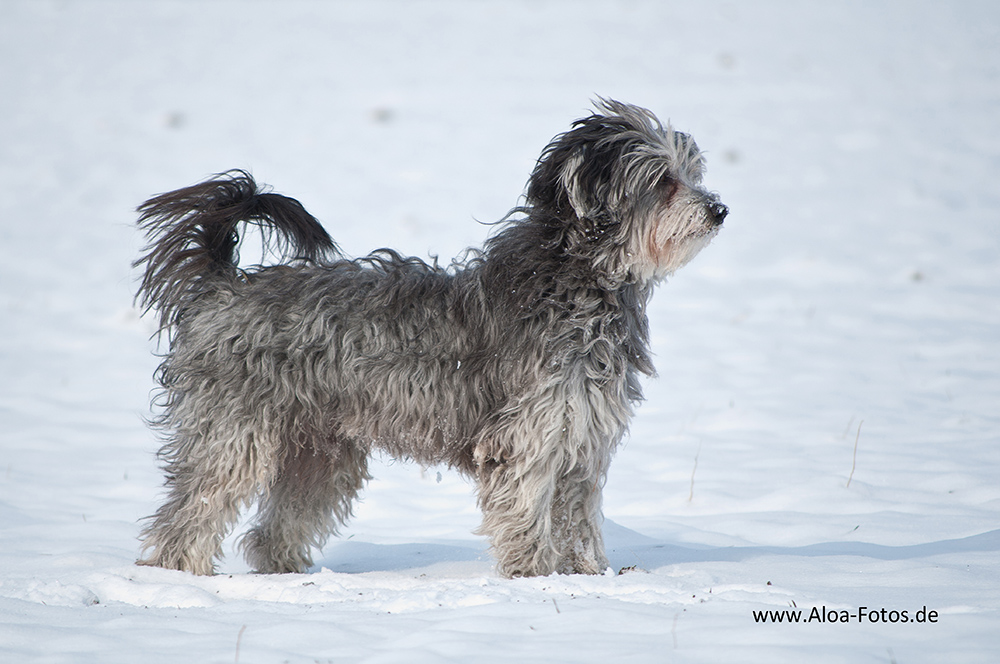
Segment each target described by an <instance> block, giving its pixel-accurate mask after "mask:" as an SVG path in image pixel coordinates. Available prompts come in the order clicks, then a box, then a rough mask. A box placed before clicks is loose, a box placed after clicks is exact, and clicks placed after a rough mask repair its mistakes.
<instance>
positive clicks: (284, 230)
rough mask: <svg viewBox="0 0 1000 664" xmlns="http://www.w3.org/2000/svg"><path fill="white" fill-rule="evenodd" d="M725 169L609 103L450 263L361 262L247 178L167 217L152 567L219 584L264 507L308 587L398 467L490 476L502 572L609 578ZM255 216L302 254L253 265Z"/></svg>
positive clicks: (220, 179)
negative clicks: (628, 462) (610, 518)
mask: <svg viewBox="0 0 1000 664" xmlns="http://www.w3.org/2000/svg"><path fill="white" fill-rule="evenodd" d="M702 172H703V160H702V157H701V153H700V152H699V151H698V148H697V146H696V145H695V143H694V141H693V140H692V139H691V138H690V137H689V136H687V135H685V134H682V133H680V132H675V131H674V130H673V129H671V128H670V127H663V126H661V125H660V123H659V122H658V121H657V120H656V118H655V117H654V116H653V115H652V114H651V113H650V112H649V111H646V110H644V109H640V108H638V107H635V106H630V105H626V104H621V103H618V102H614V101H607V100H601V102H600V103H599V104H598V111H597V112H596V113H595V114H593V115H591V116H589V117H586V118H584V119H582V120H579V121H577V122H576V123H575V124H574V125H573V127H572V129H570V131H568V132H566V133H565V134H561V135H559V136H557V137H556V138H555V139H554V140H553V141H552V143H550V144H549V146H548V147H546V148H545V150H544V152H543V153H542V156H541V158H540V159H539V161H538V164H537V166H536V167H535V170H534V172H533V173H532V175H531V178H530V180H529V183H528V188H527V194H526V197H525V204H524V205H523V206H521V207H519V208H516V209H515V210H514V211H512V213H511V214H510V215H509V216H508V219H507V220H506V225H505V226H504V227H503V228H502V230H500V231H499V232H498V233H496V234H495V235H493V237H491V238H490V239H489V240H487V242H486V245H485V247H484V249H483V250H482V251H473V252H470V254H469V257H468V258H467V260H466V261H465V262H464V263H462V264H459V263H455V264H453V265H452V266H451V267H449V268H442V267H439V266H437V265H436V264H434V265H429V264H427V263H424V262H423V261H421V260H419V259H416V258H404V257H402V256H400V255H399V254H397V253H395V252H394V251H392V250H389V249H381V250H379V251H376V252H375V253H373V254H371V255H369V256H367V257H365V258H360V259H355V260H347V259H345V258H343V257H342V256H341V255H340V253H339V252H338V250H337V248H336V246H335V245H334V243H333V242H332V240H330V238H329V236H328V235H327V234H326V232H325V231H324V230H323V228H322V227H321V226H320V225H319V223H318V222H317V221H316V220H315V219H314V218H313V217H312V216H310V215H309V214H308V213H307V212H306V211H305V210H304V209H303V208H302V206H301V205H300V204H299V203H298V202H297V201H295V200H293V199H290V198H286V197H284V196H280V195H278V194H274V193H266V192H263V191H261V190H260V189H259V188H258V186H257V184H256V183H255V182H254V181H253V179H252V178H251V177H250V175H249V174H247V173H245V172H242V171H233V172H229V173H226V174H223V175H220V176H217V177H216V178H214V179H212V180H209V181H208V182H204V183H202V184H198V185H194V186H192V187H188V188H186V189H181V190H178V191H175V192H171V193H167V194H163V195H160V196H157V197H155V198H152V199H150V200H149V201H147V202H146V203H145V204H144V205H142V206H141V207H140V208H139V211H140V214H141V216H140V226H141V228H142V229H143V230H144V231H145V232H146V233H147V235H148V237H149V239H150V244H149V246H148V247H147V249H146V253H145V255H144V256H143V257H142V258H140V259H139V260H138V261H137V262H136V265H137V266H141V267H144V269H145V273H144V277H143V280H142V283H141V286H140V288H139V293H138V298H139V300H140V301H141V302H142V303H143V304H144V305H145V306H146V307H147V308H155V309H157V310H158V312H159V315H160V322H161V331H165V332H166V333H167V334H168V336H169V341H170V349H169V352H168V353H167V354H166V356H165V358H164V360H163V363H162V365H161V366H160V369H159V371H158V375H157V378H158V380H159V383H160V385H161V386H162V394H161V399H160V401H159V407H160V416H159V419H158V420H157V421H156V422H155V424H156V426H157V427H158V428H159V429H160V431H161V432H162V435H163V438H164V444H163V448H162V450H161V457H162V459H163V461H164V463H165V470H166V475H167V480H166V484H167V487H168V496H167V499H166V502H165V503H164V504H163V505H162V506H161V507H160V509H159V510H158V511H157V512H156V514H154V515H153V516H152V517H150V520H149V522H148V524H147V525H146V527H145V529H144V530H143V533H142V538H143V540H144V541H143V550H144V554H145V557H144V558H143V560H142V561H140V562H142V563H144V564H150V565H159V566H162V567H168V568H175V569H181V570H187V571H190V572H194V573H196V574H211V573H212V572H213V565H214V560H215V558H216V557H218V555H219V547H220V543H221V540H222V538H223V537H224V536H225V534H226V533H227V532H228V530H229V529H230V528H231V527H232V525H233V524H234V523H235V521H236V520H237V518H238V515H239V512H240V510H241V509H243V508H245V507H247V506H249V505H251V504H252V503H254V502H257V503H258V512H257V516H256V520H255V522H254V524H253V526H252V528H251V530H250V531H249V532H248V533H247V534H246V535H245V536H244V538H243V540H242V546H243V548H244V550H245V553H246V556H247V558H248V560H249V561H250V562H251V564H252V565H253V566H254V567H255V568H256V569H257V570H258V571H260V572H296V571H303V570H305V569H306V568H307V567H309V566H310V565H311V564H312V561H311V557H310V556H311V551H312V550H313V549H314V548H318V547H321V546H322V545H323V543H324V541H325V540H326V538H327V537H328V536H329V535H331V534H334V533H335V532H336V531H337V529H338V527H339V526H340V525H341V524H343V523H344V522H345V520H346V519H347V518H349V516H350V514H351V506H352V503H353V502H354V500H355V498H356V497H357V495H358V492H359V491H360V490H361V489H362V487H363V486H364V484H365V482H366V481H367V480H368V479H369V474H368V468H367V459H368V457H369V455H370V454H371V453H372V451H373V450H383V451H385V452H387V453H389V454H391V455H392V456H394V457H397V458H402V459H412V460H415V461H417V462H419V463H422V464H446V465H448V466H451V467H454V468H457V469H458V470H460V471H462V472H463V473H465V474H466V475H468V476H469V477H471V478H473V479H474V480H475V482H476V486H477V489H478V499H479V504H480V506H481V508H482V511H483V522H482V526H481V528H480V532H482V533H484V534H486V535H488V536H489V538H490V541H491V544H492V548H493V551H494V553H495V555H496V558H497V566H498V570H499V572H500V573H501V574H503V575H506V576H530V575H544V574H550V573H552V572H562V573H588V574H596V573H600V572H602V571H603V570H604V569H605V567H606V565H607V559H606V558H605V555H604V546H603V543H602V539H601V521H602V516H601V488H602V486H603V484H604V479H605V475H606V473H607V469H608V464H609V462H610V460H611V457H612V454H613V452H614V450H615V448H616V446H617V445H618V443H619V441H620V440H621V438H622V436H623V434H624V433H625V431H626V428H627V426H628V422H629V419H630V417H631V415H632V407H633V404H635V403H636V402H637V401H639V400H640V399H641V392H640V386H639V380H638V378H639V374H652V373H653V365H652V362H651V360H650V357H649V349H648V332H647V322H646V316H645V312H644V310H645V306H646V302H647V300H648V298H649V295H650V292H651V289H652V287H653V286H654V285H655V284H656V283H657V282H658V281H659V280H660V279H662V277H664V276H665V275H667V274H669V273H672V272H673V271H674V270H676V269H677V268H679V267H681V266H682V265H684V264H685V263H686V262H688V261H689V260H690V259H691V258H693V256H694V255H695V254H696V253H697V252H698V251H699V250H700V249H701V248H702V247H704V246H705V245H706V244H707V243H708V241H709V240H710V239H711V238H712V237H713V236H714V235H715V233H716V232H717V231H718V229H719V227H720V225H721V223H722V220H723V218H724V217H725V215H726V213H727V209H726V207H725V206H724V205H722V204H721V203H720V202H719V201H718V198H717V197H716V196H715V195H714V194H711V193H709V192H707V191H706V190H704V189H703V188H702V186H701V177H702ZM243 223H253V224H258V225H260V226H261V227H263V228H265V229H270V230H273V231H274V232H275V234H276V236H275V237H274V238H273V239H275V240H277V244H278V246H279V248H281V249H283V250H284V255H285V256H286V258H287V261H285V262H284V263H283V264H281V265H277V266H272V267H260V268H256V269H253V270H251V271H244V270H241V269H239V268H238V267H237V258H236V248H237V245H238V242H239V237H238V232H239V229H240V224H243Z"/></svg>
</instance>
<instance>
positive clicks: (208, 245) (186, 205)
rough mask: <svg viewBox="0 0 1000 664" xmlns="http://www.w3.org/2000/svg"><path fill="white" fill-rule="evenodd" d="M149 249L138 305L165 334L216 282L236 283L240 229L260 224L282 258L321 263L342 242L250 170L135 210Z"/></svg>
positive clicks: (156, 199) (335, 253) (162, 196)
mask: <svg viewBox="0 0 1000 664" xmlns="http://www.w3.org/2000/svg"><path fill="white" fill-rule="evenodd" d="M138 212H139V228H140V229H141V230H143V231H145V232H146V237H147V238H148V240H149V244H148V245H147V246H146V247H145V249H144V251H145V252H146V253H145V254H144V255H143V256H142V257H141V258H139V260H137V261H135V263H134V264H133V267H143V266H145V272H144V274H143V277H142V282H141V284H140V285H139V290H138V292H137V294H136V300H137V301H139V302H140V303H141V305H142V306H143V309H144V311H148V310H149V309H153V308H155V309H157V310H159V317H160V329H161V330H163V329H166V328H169V327H170V326H171V325H174V324H176V323H177V321H178V320H179V318H180V316H181V314H182V312H183V310H184V309H185V308H186V305H187V303H188V302H190V301H191V300H192V299H193V298H195V297H197V296H198V295H199V294H200V293H203V292H205V291H208V290H212V289H213V283H216V284H217V283H218V281H219V279H226V280H232V279H237V278H239V271H238V269H237V264H238V262H239V256H238V253H237V247H238V246H239V243H240V236H239V232H238V227H239V224H240V223H241V222H242V223H246V224H254V225H257V226H258V227H260V229H261V233H262V235H263V238H264V244H265V248H266V249H267V248H271V249H274V250H275V251H277V252H278V253H279V254H280V255H281V256H282V257H283V259H286V260H290V259H304V260H308V261H322V260H325V259H328V258H332V257H335V256H338V255H339V250H338V249H337V245H336V244H334V242H333V240H332V239H330V236H329V235H328V234H327V232H326V231H325V230H324V229H323V227H322V226H321V225H320V223H319V222H318V221H316V219H315V218H314V217H313V216H312V215H311V214H309V213H308V212H306V210H305V208H303V207H302V204H301V203H299V202H298V201H297V200H295V199H293V198H288V197H286V196H281V195H279V194H274V193H270V192H268V191H266V190H264V189H262V188H260V187H258V186H257V183H256V182H254V179H253V177H252V176H251V175H250V174H249V173H247V172H246V171H240V170H234V171H228V172H226V173H220V174H219V175H216V176H215V177H213V178H210V179H209V180H206V181H205V182H201V183H199V184H196V185H193V186H190V187H186V188H184V189H178V190H177V191H172V192H169V193H166V194H160V195H159V196H155V197H153V198H151V199H149V200H148V201H146V202H145V203H143V204H142V205H140V206H139V208H138Z"/></svg>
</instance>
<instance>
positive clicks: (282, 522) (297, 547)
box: [240, 441, 371, 574]
mask: <svg viewBox="0 0 1000 664" xmlns="http://www.w3.org/2000/svg"><path fill="white" fill-rule="evenodd" d="M369 479H371V476H370V475H369V474H368V457H367V453H366V451H365V450H363V449H361V448H360V447H359V446H357V445H356V444H354V443H353V442H339V441H338V442H334V443H333V444H331V443H330V442H329V441H324V442H323V443H322V444H321V445H313V444H309V443H306V444H299V445H289V446H288V447H287V448H286V450H285V456H284V459H283V460H282V463H281V468H280V470H279V471H278V475H277V477H276V478H275V480H274V482H273V483H272V485H271V486H270V487H269V488H268V490H267V491H266V492H265V493H264V495H263V496H262V497H261V499H260V506H259V511H258V513H257V518H256V522H255V524H254V527H253V528H252V529H251V530H250V531H249V532H247V534H246V535H244V537H243V539H242V541H241V543H240V547H241V548H242V549H243V550H244V552H245V555H246V558H247V562H249V563H250V565H251V566H252V567H253V568H254V569H255V570H257V571H258V572H261V573H265V574H275V573H283V572H304V571H306V569H308V568H309V567H311V566H312V556H311V549H312V548H314V547H315V548H320V547H322V546H323V543H324V542H325V541H326V539H327V537H329V536H330V535H333V534H336V531H337V529H338V528H339V527H340V526H341V525H342V524H343V523H344V522H345V521H346V520H347V519H348V518H349V517H350V516H351V508H352V504H353V502H354V500H355V499H356V498H357V495H358V492H359V491H360V490H361V488H362V487H363V486H364V484H365V482H366V481H368V480H369Z"/></svg>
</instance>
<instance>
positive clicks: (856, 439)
mask: <svg viewBox="0 0 1000 664" xmlns="http://www.w3.org/2000/svg"><path fill="white" fill-rule="evenodd" d="M864 423H865V421H864V420H861V421H860V422H858V434H857V435H856V436H854V456H853V457H852V458H851V474H850V475H848V476H847V488H848V489H850V488H851V478H853V477H854V468H855V466H857V463H858V439H859V438H861V425H862V424H864Z"/></svg>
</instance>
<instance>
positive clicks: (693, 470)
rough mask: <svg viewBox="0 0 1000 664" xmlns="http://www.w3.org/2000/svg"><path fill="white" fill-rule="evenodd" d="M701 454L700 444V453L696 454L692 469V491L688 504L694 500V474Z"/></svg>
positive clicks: (689, 492)
mask: <svg viewBox="0 0 1000 664" xmlns="http://www.w3.org/2000/svg"><path fill="white" fill-rule="evenodd" d="M699 454H701V443H698V451H697V452H695V453H694V468H692V469H691V490H690V491H688V502H689V503H690V502H691V501H692V500H694V473H695V471H696V470H698V455H699Z"/></svg>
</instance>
